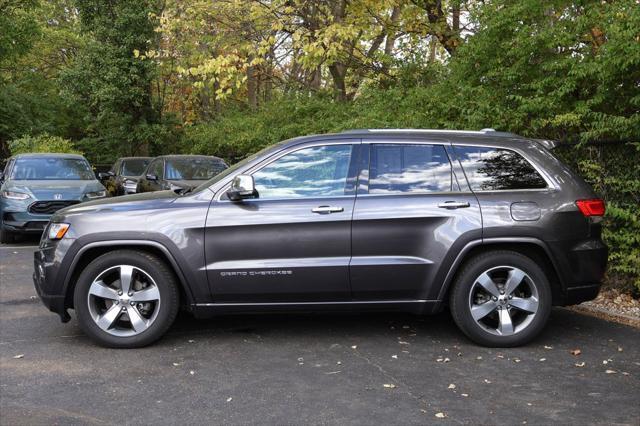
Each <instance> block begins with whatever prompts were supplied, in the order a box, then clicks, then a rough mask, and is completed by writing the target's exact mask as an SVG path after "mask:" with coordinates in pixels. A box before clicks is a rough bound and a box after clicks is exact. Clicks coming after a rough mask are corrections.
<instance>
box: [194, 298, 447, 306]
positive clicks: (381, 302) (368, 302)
mask: <svg viewBox="0 0 640 426" xmlns="http://www.w3.org/2000/svg"><path fill="white" fill-rule="evenodd" d="M428 302H437V300H426V299H417V300H350V301H346V302H340V301H338V302H262V303H260V302H258V303H228V302H221V303H195V304H194V306H196V307H200V306H202V307H208V306H220V307H223V306H296V305H301V306H323V305H325V306H326V305H389V304H396V303H428Z"/></svg>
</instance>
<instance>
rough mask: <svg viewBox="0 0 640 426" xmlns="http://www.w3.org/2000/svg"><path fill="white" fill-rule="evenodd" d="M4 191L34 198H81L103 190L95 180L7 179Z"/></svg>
mask: <svg viewBox="0 0 640 426" xmlns="http://www.w3.org/2000/svg"><path fill="white" fill-rule="evenodd" d="M3 186H4V188H3V189H4V190H5V191H17V192H25V193H27V194H29V195H31V197H32V198H33V199H35V200H82V199H83V197H84V194H86V193H88V192H97V191H104V190H105V188H104V186H102V184H101V183H100V182H98V181H97V180H9V181H7V182H5V184H4V185H3Z"/></svg>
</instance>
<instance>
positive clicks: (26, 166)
mask: <svg viewBox="0 0 640 426" xmlns="http://www.w3.org/2000/svg"><path fill="white" fill-rule="evenodd" d="M11 179H13V180H93V179H95V176H94V174H93V170H91V166H90V165H89V163H88V162H87V160H85V159H84V158H55V157H48V158H47V157H44V158H18V159H17V160H16V162H15V165H14V166H13V171H12V172H11Z"/></svg>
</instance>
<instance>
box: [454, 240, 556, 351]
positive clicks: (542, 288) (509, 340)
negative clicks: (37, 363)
mask: <svg viewBox="0 0 640 426" xmlns="http://www.w3.org/2000/svg"><path fill="white" fill-rule="evenodd" d="M503 266H506V267H513V268H518V269H520V270H521V271H523V272H524V273H526V275H527V276H528V277H530V280H527V281H526V282H527V286H529V285H532V286H534V287H535V290H536V291H537V299H538V305H537V311H536V312H535V314H534V315H533V318H532V319H530V320H529V323H528V325H526V326H525V327H524V328H523V329H522V330H520V331H517V332H515V333H514V334H511V335H496V334H493V333H492V332H491V331H488V330H490V327H486V328H485V327H483V324H481V323H480V322H478V321H476V320H475V319H474V318H473V316H472V314H471V306H470V304H471V303H472V302H471V301H470V300H471V298H472V296H471V295H470V293H471V292H472V291H473V286H474V284H475V283H476V282H477V281H478V278H479V277H480V276H481V275H482V274H483V273H484V272H486V271H489V270H491V269H492V268H499V267H503ZM529 283H530V284H529ZM449 297H450V298H449V304H450V309H451V314H452V316H453V319H454V321H455V323H456V324H457V325H458V327H459V328H460V330H462V332H463V333H464V334H465V335H467V337H469V338H470V339H471V340H473V341H474V342H476V343H478V344H480V345H483V346H488V347H505V348H506V347H515V346H521V345H524V344H527V343H528V342H530V341H531V340H532V339H534V338H535V337H536V336H537V335H538V334H539V333H540V332H541V331H542V329H543V328H544V326H545V324H546V323H547V320H548V319H549V314H550V313H551V304H552V300H551V288H550V285H549V280H548V278H547V276H546V274H545V273H544V270H543V269H542V268H541V267H540V266H538V265H537V264H536V263H535V262H534V261H533V260H532V259H531V258H529V257H527V256H525V255H523V254H521V253H518V252H515V251H509V250H494V251H490V252H485V253H482V254H479V255H477V256H474V257H473V258H471V259H470V260H469V261H467V262H466V263H465V264H464V266H463V267H462V269H461V271H460V273H459V274H457V277H456V279H455V281H454V283H453V288H452V290H451V293H450V296H449ZM502 297H504V296H502ZM497 303H498V304H499V303H500V302H497ZM503 303H508V302H507V301H505V302H503ZM476 306H477V305H476ZM506 306H510V305H506ZM506 306H505V307H503V306H500V307H499V309H506ZM511 311H513V309H511ZM493 312H494V313H496V312H498V311H493ZM516 312H517V310H516ZM494 313H492V315H494ZM495 315H498V314H495ZM520 315H522V314H520ZM498 318H499V317H498ZM498 321H500V320H499V319H498ZM514 330H515V327H514Z"/></svg>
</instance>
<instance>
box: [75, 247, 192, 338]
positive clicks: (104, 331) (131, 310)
mask: <svg viewBox="0 0 640 426" xmlns="http://www.w3.org/2000/svg"><path fill="white" fill-rule="evenodd" d="M73 300H74V308H75V310H76V314H77V316H78V321H79V325H80V328H81V329H82V330H83V331H84V332H85V333H86V334H87V335H88V336H89V337H91V338H92V339H93V340H94V341H96V342H97V343H99V344H101V345H103V346H108V347H114V348H137V347H142V346H146V345H149V344H151V343H153V342H154V341H156V340H157V339H159V338H160V337H162V335H163V334H164V333H165V332H166V331H167V330H168V329H169V327H170V326H171V324H173V321H174V320H175V318H176V315H177V313H178V307H179V293H178V287H177V282H176V279H175V277H174V274H173V271H171V270H170V269H169V268H168V267H167V265H166V263H164V262H163V261H162V260H160V259H158V258H157V257H156V256H153V255H151V254H148V253H144V252H137V251H132V250H118V251H113V252H109V253H106V254H104V255H102V256H100V257H98V258H97V259H95V260H94V261H92V262H91V263H90V264H89V265H88V266H87V267H86V268H85V270H84V271H83V272H82V273H81V274H80V277H79V278H78V282H77V284H76V288H75V292H74V299H73Z"/></svg>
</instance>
